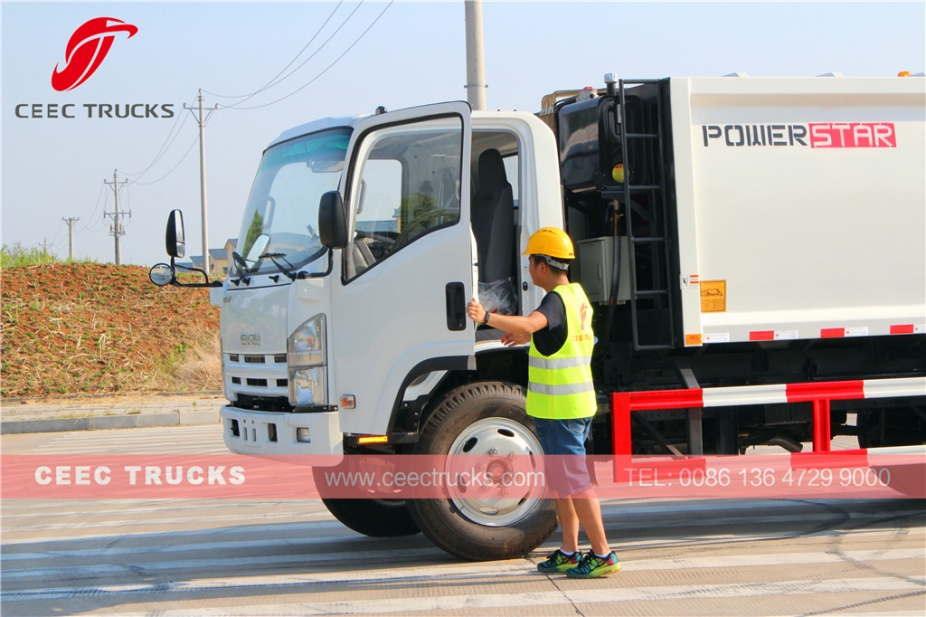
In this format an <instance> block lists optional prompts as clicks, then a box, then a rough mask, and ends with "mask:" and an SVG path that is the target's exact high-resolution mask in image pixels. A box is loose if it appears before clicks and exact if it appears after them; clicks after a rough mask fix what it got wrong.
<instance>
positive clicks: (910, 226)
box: [671, 77, 926, 344]
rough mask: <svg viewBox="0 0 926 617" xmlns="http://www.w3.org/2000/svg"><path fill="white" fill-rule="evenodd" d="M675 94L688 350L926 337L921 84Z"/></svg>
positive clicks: (786, 85)
mask: <svg viewBox="0 0 926 617" xmlns="http://www.w3.org/2000/svg"><path fill="white" fill-rule="evenodd" d="M671 94H672V100H671V105H672V120H673V126H672V130H673V136H674V143H673V145H674V152H675V186H676V191H677V209H678V217H679V253H680V263H681V273H682V281H681V285H682V299H683V307H684V312H683V318H684V333H685V335H686V339H688V341H687V343H688V344H692V343H694V344H698V342H699V340H700V342H703V343H705V344H710V343H724V342H738V341H750V340H783V339H817V338H826V337H841V336H879V335H890V334H896V333H899V332H906V333H914V332H926V252H924V242H923V239H924V235H926V203H924V190H923V189H924V186H926V134H924V127H926V125H924V117H923V109H924V107H926V91H924V80H923V79H916V78H911V79H886V78H838V77H817V78H770V79H753V78H730V77H726V78H697V79H673V80H672V83H671ZM705 282H707V284H705ZM709 291H713V292H714V293H715V294H717V295H715V296H713V297H712V296H708V295H704V296H703V297H704V299H705V302H704V303H703V304H702V294H705V292H709ZM721 294H722V295H721Z"/></svg>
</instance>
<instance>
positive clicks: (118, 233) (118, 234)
mask: <svg viewBox="0 0 926 617" xmlns="http://www.w3.org/2000/svg"><path fill="white" fill-rule="evenodd" d="M113 193H115V195H116V211H115V213H114V214H113V236H115V238H116V265H117V266H119V265H122V241H121V240H120V239H121V238H122V225H121V224H120V221H119V173H118V171H113Z"/></svg>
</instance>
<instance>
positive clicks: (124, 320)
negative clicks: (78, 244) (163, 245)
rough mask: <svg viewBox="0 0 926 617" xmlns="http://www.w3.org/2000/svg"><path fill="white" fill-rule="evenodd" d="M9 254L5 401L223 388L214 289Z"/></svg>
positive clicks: (1, 301) (136, 270)
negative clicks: (154, 281) (212, 299)
mask: <svg viewBox="0 0 926 617" xmlns="http://www.w3.org/2000/svg"><path fill="white" fill-rule="evenodd" d="M20 253H22V251H20ZM3 257H4V259H3V263H2V267H0V284H2V290H0V292H2V297H0V313H2V349H0V359H2V368H0V379H2V381H0V395H2V396H3V397H4V398H7V397H45V396H62V395H72V394H112V393H132V392H191V391H210V390H220V389H221V364H220V358H219V353H220V350H219V338H218V329H219V311H218V308H216V307H214V306H212V305H210V304H209V293H208V290H205V289H176V288H172V287H167V288H158V287H155V286H154V285H152V284H151V283H150V282H149V281H148V272H147V269H145V268H142V267H139V266H115V265H111V264H97V263H90V262H73V263H64V262H59V261H57V260H56V259H55V258H54V257H51V258H50V259H45V258H47V257H48V256H47V255H42V254H40V253H38V252H37V253H36V254H35V255H33V256H32V257H38V259H32V260H30V259H28V255H27V256H26V257H27V258H24V259H20V260H19V261H18V262H14V261H13V260H12V259H10V257H11V252H10V251H9V250H8V249H7V248H6V247H4V251H3Z"/></svg>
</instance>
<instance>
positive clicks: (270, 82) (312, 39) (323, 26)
mask: <svg viewBox="0 0 926 617" xmlns="http://www.w3.org/2000/svg"><path fill="white" fill-rule="evenodd" d="M342 4H344V0H341V1H340V2H338V4H337V5H336V6H335V7H334V10H332V11H331V13H330V14H329V15H328V18H327V19H325V21H324V23H322V25H321V26H319V27H318V30H316V31H315V34H313V35H312V38H310V39H309V42H308V43H306V44H305V46H304V47H303V48H302V49H300V50H299V53H298V54H296V55H295V56H294V57H293V59H292V60H290V61H289V64H287V65H286V66H284V67H283V68H282V69H281V70H280V72H279V73H277V74H276V75H274V76H273V78H272V79H271V80H270V81H268V82H267V83H266V84H264V85H263V86H262V87H260V88H259V89H257V90H255V91H254V92H251V93H250V94H239V95H224V94H216V93H214V92H209V91H208V90H203V92H204V93H206V94H209V95H211V96H215V97H218V98H221V99H238V98H241V99H244V100H247V99H249V98H251V97H253V96H254V95H255V94H259V93H261V92H263V91H264V90H266V89H267V88H270V87H272V86H274V85H276V84H277V83H280V81H283V80H282V79H281V80H279V81H277V78H278V77H279V76H280V75H282V74H283V73H284V72H286V69H288V68H289V67H291V66H292V65H293V63H294V62H295V61H296V60H297V59H298V58H299V56H301V55H302V54H303V53H305V50H306V49H308V48H309V46H310V45H312V43H313V42H314V41H315V39H316V38H318V35H319V34H321V32H322V30H324V29H325V26H327V25H328V22H329V21H331V18H332V17H334V14H335V13H337V12H338V9H339V8H341V5H342ZM360 4H363V1H362V0H361V2H360ZM360 4H358V5H357V8H360ZM356 12H357V9H356V8H355V9H354V11H353V12H352V13H351V14H350V15H348V16H347V19H345V20H344V23H347V21H348V20H349V19H350V18H351V17H352V16H353V15H354V13H356ZM343 26H344V24H343V23H342V24H341V27H343ZM340 29H341V28H340V27H339V28H338V30H340ZM335 34H337V31H335ZM328 40H329V41H330V40H331V38H330V37H329V39H328ZM327 43H328V41H325V42H324V43H323V44H322V46H321V47H319V48H318V49H317V50H316V51H315V53H313V54H312V56H314V55H315V54H317V53H318V51H319V50H321V49H322V47H324V46H325V45H326V44H327ZM312 56H309V60H311V58H312ZM303 64H305V62H303V63H302V64H300V65H299V66H298V67H296V69H295V70H299V68H301V67H302V65H303ZM293 72H295V71H293ZM292 74H293V73H290V74H289V75H292ZM289 75H287V76H286V77H284V78H283V79H286V78H287V77H289ZM243 102H244V101H239V103H243Z"/></svg>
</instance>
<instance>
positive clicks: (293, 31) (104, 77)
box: [0, 0, 926, 266]
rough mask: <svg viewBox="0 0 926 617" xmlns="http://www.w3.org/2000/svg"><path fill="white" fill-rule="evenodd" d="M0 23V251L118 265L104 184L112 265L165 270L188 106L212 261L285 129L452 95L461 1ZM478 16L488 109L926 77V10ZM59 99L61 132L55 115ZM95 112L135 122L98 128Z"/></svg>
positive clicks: (460, 79) (193, 205)
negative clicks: (38, 251) (115, 110)
mask: <svg viewBox="0 0 926 617" xmlns="http://www.w3.org/2000/svg"><path fill="white" fill-rule="evenodd" d="M98 17H111V18H115V19H118V20H121V21H123V22H126V23H127V24H131V25H133V26H135V27H136V28H137V32H136V33H135V34H134V35H133V36H132V37H131V38H128V37H127V33H126V32H116V33H115V36H114V40H113V41H112V46H111V48H110V49H109V53H108V55H106V57H105V59H104V60H103V62H102V63H101V64H100V65H99V66H98V68H97V70H96V71H95V72H94V73H93V74H92V75H91V76H90V77H89V78H87V79H86V81H84V82H83V83H81V84H79V85H78V86H76V87H75V88H73V89H71V90H69V91H65V92H58V91H56V90H55V89H53V87H52V82H51V76H52V74H53V72H54V71H55V70H56V67H57V68H58V70H60V69H61V67H64V66H66V65H67V62H66V55H65V54H66V46H67V43H68V40H69V39H70V37H71V35H72V34H73V33H74V32H75V30H77V28H78V27H79V26H81V24H83V23H85V22H87V21H88V20H91V19H93V18H98ZM0 20H2V116H0V132H2V151H0V157H2V218H0V223H2V240H3V244H5V245H7V246H12V245H14V244H16V243H19V244H21V245H22V246H23V247H26V248H31V247H43V246H45V245H46V243H47V247H48V251H49V252H50V253H54V254H56V255H57V256H59V257H62V258H66V257H67V255H68V226H67V224H66V223H65V222H64V220H63V219H66V218H77V219H79V220H78V221H75V222H74V253H75V257H76V258H77V259H84V258H89V259H93V260H95V261H100V262H113V261H114V258H115V248H114V246H115V242H114V238H113V237H112V236H111V235H110V225H111V220H110V219H108V218H104V213H107V212H108V213H112V212H113V211H114V206H115V204H114V196H115V195H114V190H113V186H112V183H113V174H114V172H115V173H117V174H118V178H119V182H120V188H119V200H120V209H121V210H124V211H126V210H127V211H130V212H131V216H130V218H126V219H124V225H125V231H126V235H125V236H123V237H122V240H121V244H122V263H130V264H137V265H146V266H151V265H153V264H155V263H157V262H160V261H165V260H166V255H165V253H164V246H163V245H164V227H165V223H166V221H167V217H168V213H169V212H170V211H171V210H173V209H174V208H180V209H181V210H183V211H184V215H185V222H186V232H187V240H188V246H187V254H188V255H200V254H202V243H201V241H200V236H201V219H200V173H199V170H200V165H199V148H198V134H199V131H198V127H197V121H196V117H195V116H194V115H193V114H192V113H191V112H190V111H188V110H187V109H185V106H187V107H189V106H195V105H196V104H197V93H198V91H199V90H202V91H203V92H204V101H205V106H206V108H207V109H213V108H215V109H214V110H213V111H212V112H211V113H209V114H208V122H207V124H206V128H205V134H206V137H205V146H206V187H207V194H208V212H209V214H208V220H209V225H208V232H209V244H210V247H211V248H221V247H223V246H224V243H225V240H226V239H228V238H233V237H236V236H237V235H238V229H239V227H240V218H241V215H242V214H243V211H244V206H245V203H246V200H247V194H248V191H249V189H250V185H251V182H252V180H253V178H254V174H255V172H256V170H257V165H258V162H259V160H260V156H261V152H262V151H263V150H264V148H266V146H267V145H268V144H269V143H270V141H271V140H273V139H274V138H275V137H276V136H277V135H279V134H280V133H282V132H283V131H284V130H286V129H287V128H290V127H293V126H296V125H299V124H303V123H305V122H309V121H311V120H315V119H318V118H324V117H328V116H332V117H339V116H353V115H357V114H366V113H371V112H373V110H375V109H376V107H377V106H379V105H383V106H385V107H386V108H387V109H390V110H393V109H400V108H403V107H411V106H416V105H423V104H427V103H434V102H440V101H446V100H465V99H466V92H465V90H464V88H463V85H464V84H465V83H466V49H465V38H464V37H465V13H464V5H463V2H462V0H453V1H451V0H447V1H439V2H437V1H435V2H408V1H403V0H397V1H395V2H388V1H386V0H376V1H371V0H368V1H365V2H346V1H345V2H341V3H338V2H256V3H246V2H230V3H229V2H180V3H174V2H111V3H81V2H66V3H50V2H3V3H2V13H0ZM483 20H484V37H485V61H486V81H487V83H488V85H489V88H488V91H487V100H488V108H489V109H519V110H523V111H531V112H536V111H538V110H539V108H540V101H541V99H542V97H543V95H544V94H547V93H550V92H553V91H554V90H564V89H573V88H581V87H584V86H596V87H603V76H604V74H605V73H609V72H616V73H617V74H618V75H620V76H621V77H624V78H660V77H669V76H678V77H687V76H713V75H727V74H730V73H734V72H739V73H745V74H747V75H750V76H815V75H821V74H825V73H830V72H837V73H841V74H843V75H845V76H893V75H897V73H898V72H899V71H903V70H907V71H911V72H913V73H920V72H923V70H924V65H926V3H924V2H900V3H890V2H875V3H861V2H858V3H839V2H819V3H816V2H768V3H762V2H716V3H697V2H681V3H671V2H646V3H636V2H603V1H602V2H497V1H495V0H483ZM268 84H271V85H270V86H269V87H265V86H267V85H268ZM253 93H256V94H254V95H253V96H250V97H247V96H245V95H250V94H253ZM67 104H70V105H73V107H69V108H68V111H69V113H70V115H74V116H75V117H74V118H62V117H60V116H61V113H62V112H61V111H60V110H61V109H62V108H63V106H64V105H67ZM101 105H113V106H116V105H118V106H121V107H120V108H119V109H122V110H125V109H127V107H126V106H127V105H135V107H134V109H135V110H136V112H137V113H138V114H139V115H146V114H147V115H148V117H143V118H117V117H112V118H107V117H98V116H99V110H100V109H101V107H100V106H101ZM216 106H218V107H217V108H216ZM50 107H51V110H52V112H54V110H55V109H57V110H58V116H59V117H56V118H52V117H48V115H49V108H50ZM165 107H167V109H170V110H171V112H172V114H171V113H165V112H164V109H165ZM142 110H145V111H144V112H143V111H142ZM17 113H18V114H19V115H21V116H23V115H24V116H26V117H18V116H17ZM91 114H92V116H93V117H88V115H91ZM114 115H115V114H114ZM155 115H156V116H157V117H154V116H155ZM168 115H171V116H172V117H165V116H168ZM36 116H38V117H36ZM116 170H118V171H116ZM104 181H108V182H109V183H110V184H105V183H104ZM123 181H127V182H126V183H125V184H123Z"/></svg>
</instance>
